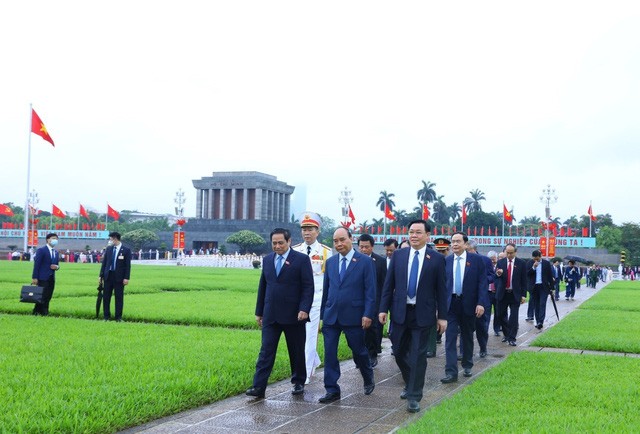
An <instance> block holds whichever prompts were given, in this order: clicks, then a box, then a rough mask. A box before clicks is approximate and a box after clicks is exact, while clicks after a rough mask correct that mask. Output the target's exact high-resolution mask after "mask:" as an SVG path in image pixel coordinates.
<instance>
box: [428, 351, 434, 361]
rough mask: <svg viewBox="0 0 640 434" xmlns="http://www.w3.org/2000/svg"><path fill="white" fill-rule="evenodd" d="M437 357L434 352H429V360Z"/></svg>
mask: <svg viewBox="0 0 640 434" xmlns="http://www.w3.org/2000/svg"><path fill="white" fill-rule="evenodd" d="M435 356H436V353H434V352H433V351H427V359H430V358H432V357H435Z"/></svg>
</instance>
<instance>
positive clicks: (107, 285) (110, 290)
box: [102, 273, 124, 321]
mask: <svg viewBox="0 0 640 434" xmlns="http://www.w3.org/2000/svg"><path fill="white" fill-rule="evenodd" d="M112 295H115V297H116V302H115V305H116V317H115V319H116V321H118V320H120V319H122V308H123V307H124V284H123V283H122V282H121V281H120V282H116V281H115V279H114V278H113V273H110V274H109V277H107V279H106V280H105V281H104V290H103V291H102V297H103V298H102V302H103V309H104V319H111V296H112Z"/></svg>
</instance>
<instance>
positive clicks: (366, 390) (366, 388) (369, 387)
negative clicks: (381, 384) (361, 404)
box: [364, 383, 376, 395]
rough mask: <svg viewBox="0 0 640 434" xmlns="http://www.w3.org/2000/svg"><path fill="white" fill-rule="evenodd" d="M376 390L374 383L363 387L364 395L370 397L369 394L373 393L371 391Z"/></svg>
mask: <svg viewBox="0 0 640 434" xmlns="http://www.w3.org/2000/svg"><path fill="white" fill-rule="evenodd" d="M375 388H376V383H371V384H365V385H364V394H365V395H371V393H372V392H373V389H375Z"/></svg>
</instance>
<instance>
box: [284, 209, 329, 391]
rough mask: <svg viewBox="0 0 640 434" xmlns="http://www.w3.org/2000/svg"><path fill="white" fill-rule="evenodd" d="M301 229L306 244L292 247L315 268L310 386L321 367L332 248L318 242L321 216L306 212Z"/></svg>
mask: <svg viewBox="0 0 640 434" xmlns="http://www.w3.org/2000/svg"><path fill="white" fill-rule="evenodd" d="M300 228H301V230H302V238H303V239H304V242H303V243H301V244H297V245H295V246H293V247H292V249H293V250H296V251H298V252H301V253H304V254H305V255H308V256H309V259H311V267H312V268H313V283H314V290H315V291H314V295H313V305H312V306H311V312H309V322H308V323H307V340H306V343H305V351H304V352H305V356H306V363H307V381H306V384H309V381H310V380H311V377H312V375H313V373H314V372H315V369H316V368H317V367H318V366H320V356H319V355H318V350H317V346H318V327H319V325H320V304H321V303H322V285H323V281H324V269H325V263H326V262H327V259H329V257H330V256H331V247H327V246H325V245H324V244H320V243H319V242H318V235H320V216H319V215H318V214H316V213H314V212H304V213H303V214H302V216H301V218H300Z"/></svg>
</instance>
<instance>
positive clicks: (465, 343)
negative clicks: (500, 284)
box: [440, 232, 489, 383]
mask: <svg viewBox="0 0 640 434" xmlns="http://www.w3.org/2000/svg"><path fill="white" fill-rule="evenodd" d="M468 241H469V239H468V238H467V235H466V234H465V233H464V232H456V233H454V234H453V235H452V236H451V250H452V251H453V255H449V256H447V257H446V259H445V261H446V265H445V267H446V268H445V270H446V285H447V294H449V309H448V313H447V334H446V339H447V340H446V364H445V375H446V376H445V377H444V378H443V379H442V380H440V381H442V382H443V383H453V382H455V381H458V350H457V341H458V330H460V340H461V342H462V368H463V369H464V376H465V377H470V376H471V368H473V332H474V331H475V328H476V318H481V317H482V315H483V314H484V309H485V306H486V305H487V303H488V298H489V294H488V291H489V289H488V287H489V283H488V282H487V270H486V267H485V264H484V261H483V259H482V257H480V255H477V254H475V253H469V252H467V250H466V247H467V242H468Z"/></svg>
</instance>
